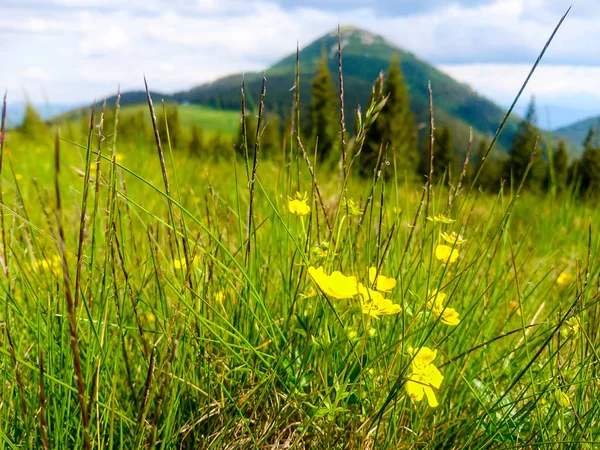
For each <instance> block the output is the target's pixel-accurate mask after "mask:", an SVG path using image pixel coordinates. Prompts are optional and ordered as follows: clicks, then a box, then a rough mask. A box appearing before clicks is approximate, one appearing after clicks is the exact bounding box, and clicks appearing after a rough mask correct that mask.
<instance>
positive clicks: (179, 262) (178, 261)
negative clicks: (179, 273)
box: [173, 256, 198, 269]
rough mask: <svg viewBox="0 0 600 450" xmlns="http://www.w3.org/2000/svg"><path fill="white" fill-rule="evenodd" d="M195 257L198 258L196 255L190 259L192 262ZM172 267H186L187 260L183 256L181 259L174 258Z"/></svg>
mask: <svg viewBox="0 0 600 450" xmlns="http://www.w3.org/2000/svg"><path fill="white" fill-rule="evenodd" d="M197 259H198V256H194V259H193V260H192V264H194V263H195V262H196V260H197ZM173 267H175V268H176V269H185V268H186V267H187V261H186V260H185V256H184V257H183V258H181V259H174V260H173Z"/></svg>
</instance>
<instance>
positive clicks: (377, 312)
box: [358, 283, 402, 317]
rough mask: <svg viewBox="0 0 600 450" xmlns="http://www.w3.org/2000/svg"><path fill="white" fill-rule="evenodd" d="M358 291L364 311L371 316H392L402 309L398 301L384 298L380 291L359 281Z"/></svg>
mask: <svg viewBox="0 0 600 450" xmlns="http://www.w3.org/2000/svg"><path fill="white" fill-rule="evenodd" d="M358 292H359V294H360V296H361V306H362V312H363V313H364V314H366V315H368V316H371V317H379V316H391V315H393V314H398V313H400V312H401V311H402V307H401V306H400V305H398V304H397V303H394V302H392V301H391V300H388V299H387V298H384V297H383V295H381V294H380V293H379V292H377V291H374V290H373V289H369V288H367V287H365V286H364V285H363V284H361V283H359V285H358Z"/></svg>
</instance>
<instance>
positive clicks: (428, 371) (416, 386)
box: [405, 347, 444, 408]
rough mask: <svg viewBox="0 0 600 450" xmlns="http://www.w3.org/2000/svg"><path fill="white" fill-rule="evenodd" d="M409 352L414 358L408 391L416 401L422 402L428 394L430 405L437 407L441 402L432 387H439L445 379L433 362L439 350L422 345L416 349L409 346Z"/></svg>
mask: <svg viewBox="0 0 600 450" xmlns="http://www.w3.org/2000/svg"><path fill="white" fill-rule="evenodd" d="M408 353H409V354H410V355H411V356H412V357H413V360H412V361H411V363H410V372H411V373H410V374H409V376H408V381H407V382H406V385H405V388H406V392H407V393H408V395H410V398H412V399H413V401H416V402H420V401H421V400H423V397H424V396H426V397H427V401H428V403H429V406H431V407H432V408H435V407H436V406H438V405H439V403H438V401H437V398H435V393H434V392H433V389H432V388H436V389H439V388H440V386H441V384H442V381H443V380H444V376H443V375H442V374H441V373H440V371H439V370H438V368H437V367H435V366H434V365H433V364H432V362H433V360H434V359H435V357H436V355H437V351H436V350H432V349H430V348H429V347H421V348H420V349H418V350H416V351H415V350H414V349H412V348H409V349H408Z"/></svg>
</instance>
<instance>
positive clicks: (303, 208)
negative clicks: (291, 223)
mask: <svg viewBox="0 0 600 450" xmlns="http://www.w3.org/2000/svg"><path fill="white" fill-rule="evenodd" d="M288 210H289V211H290V212H291V213H292V214H296V215H297V216H306V215H307V214H310V206H308V204H307V203H306V199H304V200H298V199H294V200H288Z"/></svg>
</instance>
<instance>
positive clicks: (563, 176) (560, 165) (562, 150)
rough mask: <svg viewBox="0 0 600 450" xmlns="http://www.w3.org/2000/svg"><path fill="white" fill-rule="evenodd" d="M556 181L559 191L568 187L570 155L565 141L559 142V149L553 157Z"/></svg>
mask: <svg viewBox="0 0 600 450" xmlns="http://www.w3.org/2000/svg"><path fill="white" fill-rule="evenodd" d="M553 164H554V179H555V181H556V188H557V190H558V191H561V190H564V189H565V188H566V186H567V177H568V172H569V153H568V152H567V143H566V142H565V140H564V139H561V140H560V141H558V148H557V149H556V152H555V153H554V157H553Z"/></svg>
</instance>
